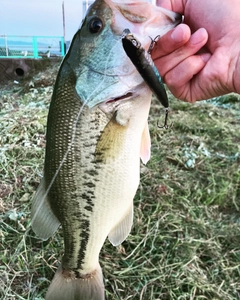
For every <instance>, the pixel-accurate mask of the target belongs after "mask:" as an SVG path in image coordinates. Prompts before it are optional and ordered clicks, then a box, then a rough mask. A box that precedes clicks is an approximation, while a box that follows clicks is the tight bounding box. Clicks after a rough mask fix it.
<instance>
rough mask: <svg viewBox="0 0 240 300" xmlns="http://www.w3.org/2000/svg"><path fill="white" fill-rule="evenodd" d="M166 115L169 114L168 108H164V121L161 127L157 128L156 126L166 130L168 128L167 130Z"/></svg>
mask: <svg viewBox="0 0 240 300" xmlns="http://www.w3.org/2000/svg"><path fill="white" fill-rule="evenodd" d="M168 113H169V108H168V107H166V108H165V120H164V125H163V126H159V125H158V124H157V126H158V128H165V129H168V128H169V126H168V124H167V122H168Z"/></svg>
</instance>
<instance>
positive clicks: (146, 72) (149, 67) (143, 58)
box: [122, 29, 169, 109]
mask: <svg viewBox="0 0 240 300" xmlns="http://www.w3.org/2000/svg"><path fill="white" fill-rule="evenodd" d="M122 44H123V48H124V50H125V52H126V54H127V56H128V57H129V58H130V60H131V61H132V63H133V64H134V66H135V67H136V69H137V70H138V72H139V73H140V75H141V76H142V78H143V79H144V81H145V82H146V83H147V85H148V86H149V88H150V89H151V91H152V92H153V93H154V95H155V96H156V97H157V99H158V100H159V101H160V103H161V104H162V105H163V106H164V107H165V108H166V109H168V107H169V102H168V97H167V93H166V90H165V87H164V84H163V82H162V78H161V76H160V74H159V72H158V70H157V68H156V66H155V64H154V62H153V60H152V58H151V55H150V54H149V53H148V52H147V51H146V50H145V49H144V48H143V47H142V46H141V43H140V42H139V41H138V40H137V39H136V38H135V37H134V35H133V34H132V33H130V31H129V30H128V29H125V30H124V32H123V38H122Z"/></svg>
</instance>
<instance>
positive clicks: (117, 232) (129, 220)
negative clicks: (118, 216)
mask: <svg viewBox="0 0 240 300" xmlns="http://www.w3.org/2000/svg"><path fill="white" fill-rule="evenodd" d="M132 224H133V205H131V207H130V209H129V210H128V212H127V214H126V215H125V217H124V218H123V219H122V220H121V221H120V222H119V223H118V224H117V225H116V226H115V227H114V228H113V229H112V230H111V231H110V233H109V235H108V239H109V241H110V242H111V244H112V245H113V246H118V245H120V244H121V243H122V242H123V241H124V240H125V239H126V238H127V237H128V235H129V233H130V231H131V228H132Z"/></svg>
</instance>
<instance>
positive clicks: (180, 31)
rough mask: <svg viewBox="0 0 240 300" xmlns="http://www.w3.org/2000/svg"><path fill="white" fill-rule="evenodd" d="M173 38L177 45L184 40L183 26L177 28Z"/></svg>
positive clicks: (172, 35)
mask: <svg viewBox="0 0 240 300" xmlns="http://www.w3.org/2000/svg"><path fill="white" fill-rule="evenodd" d="M171 38H172V39H173V40H174V42H176V43H180V42H181V41H182V40H183V39H184V30H183V28H182V26H181V25H179V26H177V27H176V28H175V29H174V30H173V32H172V34H171Z"/></svg>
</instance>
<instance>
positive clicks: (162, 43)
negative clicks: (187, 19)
mask: <svg viewBox="0 0 240 300" xmlns="http://www.w3.org/2000/svg"><path fill="white" fill-rule="evenodd" d="M190 37H191V30H190V28H189V27H188V26H187V25H186V24H180V25H178V26H177V27H176V28H174V29H172V30H170V31H168V32H167V33H166V34H165V35H163V36H162V37H160V39H159V41H157V44H156V46H155V47H154V48H153V50H152V51H151V55H152V58H153V60H155V59H157V58H159V57H162V56H165V55H167V54H169V53H171V52H173V51H175V50H177V49H178V48H180V47H181V46H183V45H185V44H186V43H187V42H188V41H189V39H190Z"/></svg>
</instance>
